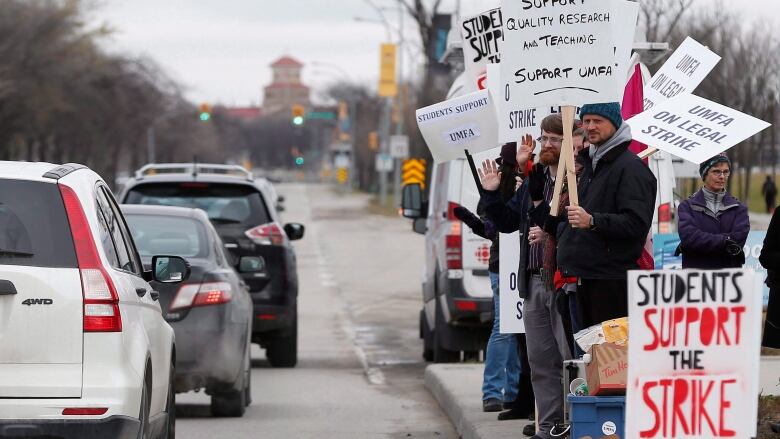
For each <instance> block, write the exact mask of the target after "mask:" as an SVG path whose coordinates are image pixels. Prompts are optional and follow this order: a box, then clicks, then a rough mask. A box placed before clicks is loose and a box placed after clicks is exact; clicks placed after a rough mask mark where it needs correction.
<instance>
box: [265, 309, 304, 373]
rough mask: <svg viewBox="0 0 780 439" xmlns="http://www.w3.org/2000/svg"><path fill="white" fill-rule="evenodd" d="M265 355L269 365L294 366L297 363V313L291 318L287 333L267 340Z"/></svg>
mask: <svg viewBox="0 0 780 439" xmlns="http://www.w3.org/2000/svg"><path fill="white" fill-rule="evenodd" d="M265 355H266V357H268V362H269V363H271V367H295V365H296V364H297V363H298V315H297V312H296V315H295V317H294V318H293V324H292V328H291V329H290V331H289V333H288V335H286V336H282V337H275V338H272V339H270V340H269V341H268V346H266V349H265Z"/></svg>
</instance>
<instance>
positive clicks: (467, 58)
mask: <svg viewBox="0 0 780 439" xmlns="http://www.w3.org/2000/svg"><path fill="white" fill-rule="evenodd" d="M460 33H461V37H462V38H463V61H464V64H465V67H466V76H467V78H468V80H467V87H468V89H469V90H472V91H476V90H483V89H485V88H487V83H486V76H487V72H486V68H487V66H489V65H491V64H498V62H499V61H500V60H501V45H502V44H503V41H504V25H503V22H502V18H501V8H493V9H489V10H487V11H484V12H482V13H479V14H477V15H474V16H471V17H466V18H464V19H463V20H462V21H461V23H460Z"/></svg>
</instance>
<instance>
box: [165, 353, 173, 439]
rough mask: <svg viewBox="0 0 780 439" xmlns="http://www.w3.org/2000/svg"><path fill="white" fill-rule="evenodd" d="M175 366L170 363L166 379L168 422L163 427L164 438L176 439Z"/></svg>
mask: <svg viewBox="0 0 780 439" xmlns="http://www.w3.org/2000/svg"><path fill="white" fill-rule="evenodd" d="M175 380H176V366H175V365H174V364H173V363H171V377H170V379H169V380H168V401H167V402H166V403H165V413H167V415H168V423H167V425H166V428H165V436H163V437H164V438H165V439H176V390H175V389H174V387H175V384H174V383H175Z"/></svg>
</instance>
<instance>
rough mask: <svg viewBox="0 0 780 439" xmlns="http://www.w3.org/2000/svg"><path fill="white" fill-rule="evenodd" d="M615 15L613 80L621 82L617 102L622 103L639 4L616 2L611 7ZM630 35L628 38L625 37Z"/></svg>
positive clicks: (625, 0)
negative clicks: (617, 18)
mask: <svg viewBox="0 0 780 439" xmlns="http://www.w3.org/2000/svg"><path fill="white" fill-rule="evenodd" d="M613 7H614V8H615V13H616V15H617V17H620V19H619V20H613V21H612V35H613V36H614V41H615V78H616V79H617V80H619V81H623V82H622V84H623V86H622V87H621V89H620V99H618V100H617V102H623V92H624V91H625V88H626V86H625V81H626V78H627V77H628V68H629V65H630V63H631V50H632V49H633V46H634V33H635V32H636V22H637V18H638V17H639V2H633V1H627V0H623V1H620V0H619V1H618V2H617V3H616V4H614V5H613ZM627 35H630V37H626V36H627Z"/></svg>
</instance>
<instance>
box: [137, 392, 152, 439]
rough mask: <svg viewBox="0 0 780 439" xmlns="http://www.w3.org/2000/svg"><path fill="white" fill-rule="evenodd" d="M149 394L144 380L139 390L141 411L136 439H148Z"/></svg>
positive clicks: (149, 433)
mask: <svg viewBox="0 0 780 439" xmlns="http://www.w3.org/2000/svg"><path fill="white" fill-rule="evenodd" d="M150 398H151V392H150V391H149V383H148V382H147V380H146V379H144V386H143V389H142V390H141V409H140V410H139V412H138V420H139V421H140V426H139V427H138V439H150V435H151V431H150V430H151V428H150V427H149V406H150V404H151V401H150Z"/></svg>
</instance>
